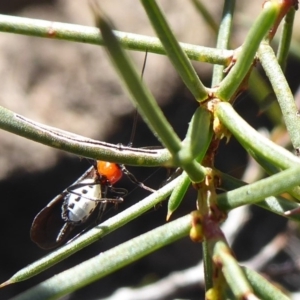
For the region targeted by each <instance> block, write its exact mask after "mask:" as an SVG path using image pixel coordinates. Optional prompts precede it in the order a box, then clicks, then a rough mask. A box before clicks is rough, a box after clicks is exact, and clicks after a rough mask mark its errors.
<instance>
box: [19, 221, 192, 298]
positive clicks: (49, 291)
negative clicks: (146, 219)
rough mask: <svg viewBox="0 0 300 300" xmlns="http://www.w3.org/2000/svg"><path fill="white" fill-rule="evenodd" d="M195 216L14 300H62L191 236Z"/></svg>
mask: <svg viewBox="0 0 300 300" xmlns="http://www.w3.org/2000/svg"><path fill="white" fill-rule="evenodd" d="M190 228H191V216H190V215H187V216H185V217H182V218H179V219H177V220H175V221H173V222H170V223H168V224H165V225H163V226H160V227H158V228H156V229H153V230H152V231H149V232H147V233H145V234H142V235H140V236H138V237H136V238H133V239H131V240H130V241H127V242H125V243H123V244H121V245H119V246H116V247H115V248H112V249H110V250H108V251H106V252H104V253H100V254H99V255H97V256H96V257H93V258H91V259H89V260H87V261H85V262H83V263H81V264H79V265H77V266H75V267H73V268H71V269H69V270H67V271H64V272H62V273H60V274H58V275H56V276H54V277H52V278H50V279H48V280H46V281H44V282H42V283H40V284H38V285H37V286H36V287H34V288H32V289H30V290H28V291H26V292H24V293H22V294H20V295H19V296H17V297H15V298H13V299H14V300H26V299H30V300H38V299H41V300H42V299H43V300H44V299H58V298H60V297H62V296H63V295H67V294H69V293H71V292H74V291H76V290H78V289H80V288H82V287H84V286H86V285H88V284H90V283H92V282H94V281H96V280H99V279H100V278H102V277H104V276H106V275H108V274H111V273H113V272H115V271H116V270H118V269H120V268H122V267H124V266H126V265H128V264H130V263H132V262H134V261H137V260H138V259H140V258H142V257H144V256H146V255H148V254H150V253H151V252H153V251H156V250H158V249H160V248H162V247H164V246H166V245H168V244H170V243H173V242H175V241H177V240H178V239H181V238H183V237H184V236H187V235H188V233H189V230H190Z"/></svg>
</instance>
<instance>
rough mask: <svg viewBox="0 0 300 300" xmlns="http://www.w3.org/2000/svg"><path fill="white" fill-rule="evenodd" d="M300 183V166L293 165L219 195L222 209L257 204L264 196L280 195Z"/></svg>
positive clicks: (219, 204) (218, 200) (218, 199)
mask: <svg viewBox="0 0 300 300" xmlns="http://www.w3.org/2000/svg"><path fill="white" fill-rule="evenodd" d="M299 184H300V166H299V165H298V166H296V167H291V168H289V169H287V170H284V171H282V172H280V173H278V174H275V175H272V176H270V177H268V178H264V179H261V180H259V181H257V182H255V183H251V184H249V185H246V186H243V187H240V188H238V189H235V190H233V191H230V192H227V193H222V194H220V195H218V196H217V203H218V206H219V207H220V209H222V210H231V209H233V208H236V207H238V206H241V205H246V204H255V203H258V202H259V201H262V200H263V199H264V198H267V197H269V196H274V195H280V194H281V193H283V192H286V191H288V190H290V189H292V188H293V187H294V186H297V185H299Z"/></svg>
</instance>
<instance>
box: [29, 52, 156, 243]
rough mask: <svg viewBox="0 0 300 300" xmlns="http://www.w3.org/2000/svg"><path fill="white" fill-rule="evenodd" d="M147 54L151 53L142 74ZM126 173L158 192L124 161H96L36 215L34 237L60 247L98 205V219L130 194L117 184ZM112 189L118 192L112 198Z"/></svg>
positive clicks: (38, 240) (130, 144)
mask: <svg viewBox="0 0 300 300" xmlns="http://www.w3.org/2000/svg"><path fill="white" fill-rule="evenodd" d="M146 57H147V54H146V56H145V61H144V65H143V70H142V74H143V71H144V68H145V62H146ZM136 120H137V114H136V115H135V121H134V124H133V129H132V134H131V138H130V143H129V146H132V140H133V136H134V132H135V127H136ZM123 174H125V175H126V176H128V178H129V179H130V180H131V181H132V182H134V183H135V184H137V185H138V186H140V187H141V188H143V189H145V190H148V191H150V192H154V190H153V189H151V188H149V187H147V186H145V185H144V184H143V183H142V182H139V181H138V180H137V179H136V178H135V176H134V175H133V174H132V173H130V172H129V171H128V170H127V169H126V167H125V166H124V165H122V164H116V163H110V162H105V161H95V162H94V164H93V166H91V167H90V168H89V169H88V170H87V171H86V172H85V173H84V174H83V175H82V176H81V177H80V178H79V179H78V180H77V181H75V182H74V183H73V184H72V185H70V186H69V187H68V188H67V189H65V190H64V191H63V192H62V193H61V194H59V195H58V196H56V197H55V198H54V199H53V200H52V201H50V202H49V204H48V205H47V206H46V207H44V208H43V209H42V210H41V211H40V212H39V213H38V214H37V215H36V217H35V218H34V220H33V223H32V225H31V229H30V237H31V240H32V241H33V242H34V243H36V244H37V245H38V246H39V247H40V248H43V249H52V248H56V247H58V246H59V245H61V244H62V243H64V242H65V241H66V240H67V238H68V236H69V234H70V233H71V232H72V230H73V229H74V228H75V227H76V226H78V225H80V224H83V223H85V222H86V221H87V220H88V219H89V218H90V216H91V215H92V213H93V212H94V211H95V210H96V209H98V217H97V221H99V220H100V218H101V215H102V213H103V212H104V210H105V208H106V206H107V204H108V203H114V204H118V203H120V202H122V201H123V197H124V196H125V195H126V194H127V190H125V189H122V188H115V187H114V186H113V185H114V184H115V183H116V182H117V181H119V180H120V179H121V177H122V175H123ZM108 192H110V193H111V194H114V195H116V196H115V197H113V198H108V197H107V194H108Z"/></svg>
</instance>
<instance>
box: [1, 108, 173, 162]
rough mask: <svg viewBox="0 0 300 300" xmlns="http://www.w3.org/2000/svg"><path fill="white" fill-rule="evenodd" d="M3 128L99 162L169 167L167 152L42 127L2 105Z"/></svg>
mask: <svg viewBox="0 0 300 300" xmlns="http://www.w3.org/2000/svg"><path fill="white" fill-rule="evenodd" d="M0 128H1V129H3V130H6V131H9V132H12V133H15V134H17V135H19V136H23V137H25V138H27V139H30V140H33V141H36V142H38V143H41V144H44V145H47V146H50V147H53V148H57V149H60V150H64V151H67V152H70V153H74V154H77V155H80V156H83V157H88V158H92V159H96V160H105V161H112V162H116V163H124V164H128V165H136V166H140V165H143V166H161V165H164V164H167V165H168V162H169V161H170V158H171V156H170V154H168V151H166V150H148V149H137V148H131V147H125V146H122V145H113V144H108V143H105V142H101V141H97V140H93V139H89V138H86V137H83V136H79V135H75V134H73V133H70V132H67V131H63V130H60V129H57V128H53V127H49V126H45V125H42V124H40V123H37V122H34V121H32V120H29V119H27V118H25V117H23V116H21V115H18V114H15V113H14V112H12V111H10V110H8V109H6V108H4V107H2V106H0Z"/></svg>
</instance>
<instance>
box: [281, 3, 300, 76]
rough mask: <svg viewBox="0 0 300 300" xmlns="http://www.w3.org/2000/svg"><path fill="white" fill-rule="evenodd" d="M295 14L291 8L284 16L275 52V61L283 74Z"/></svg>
mask: <svg viewBox="0 0 300 300" xmlns="http://www.w3.org/2000/svg"><path fill="white" fill-rule="evenodd" d="M295 12H296V11H295V9H293V8H292V9H290V10H289V12H288V13H287V15H286V16H285V18H284V23H283V28H282V32H281V37H280V40H279V41H280V42H279V45H278V50H277V60H278V63H279V65H280V67H281V69H282V71H283V72H284V70H285V67H286V61H287V58H288V54H289V49H290V44H291V40H292V33H293V25H294V18H295Z"/></svg>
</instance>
